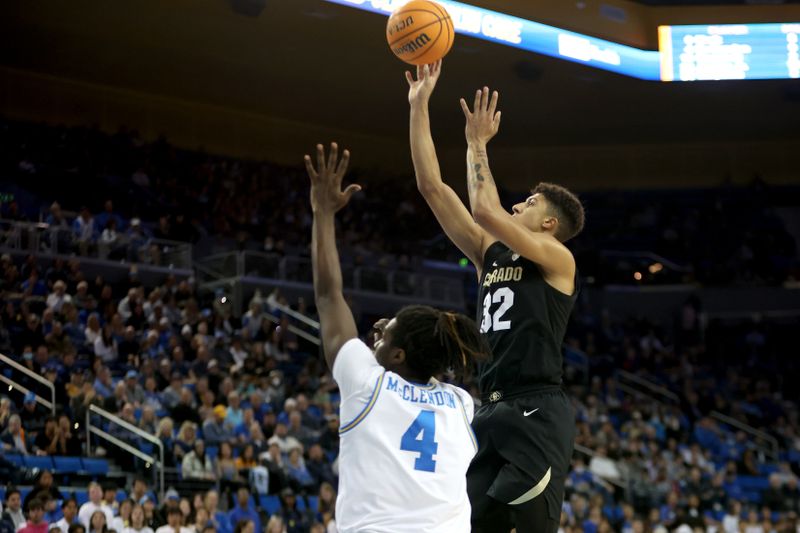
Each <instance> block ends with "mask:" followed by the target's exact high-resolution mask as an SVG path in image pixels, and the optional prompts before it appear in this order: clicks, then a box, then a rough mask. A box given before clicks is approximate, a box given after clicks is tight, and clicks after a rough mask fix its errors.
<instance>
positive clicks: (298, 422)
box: [287, 409, 317, 446]
mask: <svg viewBox="0 0 800 533" xmlns="http://www.w3.org/2000/svg"><path fill="white" fill-rule="evenodd" d="M287 434H288V435H289V436H290V437H293V438H295V439H297V440H298V441H300V443H301V444H302V445H303V446H308V445H310V444H311V443H312V442H314V441H315V440H316V437H317V435H316V434H315V433H314V432H313V431H312V430H310V429H309V428H308V427H306V426H305V425H303V415H301V414H300V411H298V410H296V409H295V410H294V411H292V412H291V413H290V414H289V427H288V429H287Z"/></svg>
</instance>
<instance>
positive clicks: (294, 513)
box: [280, 487, 311, 531]
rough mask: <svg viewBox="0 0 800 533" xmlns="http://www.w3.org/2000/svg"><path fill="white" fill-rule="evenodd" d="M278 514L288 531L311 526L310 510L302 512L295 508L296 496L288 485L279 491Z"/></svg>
mask: <svg viewBox="0 0 800 533" xmlns="http://www.w3.org/2000/svg"><path fill="white" fill-rule="evenodd" d="M280 498H281V510H280V516H281V518H282V519H283V522H284V524H286V527H287V528H289V531H308V528H309V527H311V516H310V512H308V511H307V512H302V511H300V510H299V509H298V508H297V498H296V497H295V494H294V491H293V490H292V489H291V488H290V487H286V488H285V489H283V490H281V492H280Z"/></svg>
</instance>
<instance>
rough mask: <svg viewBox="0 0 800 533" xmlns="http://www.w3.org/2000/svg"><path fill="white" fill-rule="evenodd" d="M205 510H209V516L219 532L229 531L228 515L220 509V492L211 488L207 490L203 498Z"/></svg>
mask: <svg viewBox="0 0 800 533" xmlns="http://www.w3.org/2000/svg"><path fill="white" fill-rule="evenodd" d="M203 503H204V507H205V510H206V511H208V517H209V519H210V520H211V522H212V524H213V525H214V527H215V528H216V530H217V532H218V533H229V532H230V523H229V522H228V515H227V514H225V513H223V512H222V511H220V510H219V493H218V492H217V491H216V490H214V489H211V490H209V491H208V492H206V495H205V498H203Z"/></svg>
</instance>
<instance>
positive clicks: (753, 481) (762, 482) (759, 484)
mask: <svg viewBox="0 0 800 533" xmlns="http://www.w3.org/2000/svg"><path fill="white" fill-rule="evenodd" d="M736 482H737V483H738V484H739V486H740V487H742V490H744V491H745V492H747V491H762V490H767V489H768V488H769V478H766V477H762V476H739V477H738V478H736Z"/></svg>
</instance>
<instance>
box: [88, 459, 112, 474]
mask: <svg viewBox="0 0 800 533" xmlns="http://www.w3.org/2000/svg"><path fill="white" fill-rule="evenodd" d="M83 469H84V470H85V471H86V472H87V473H89V474H92V475H98V476H105V475H106V474H108V461H106V460H105V459H89V458H88V457H84V458H83Z"/></svg>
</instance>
